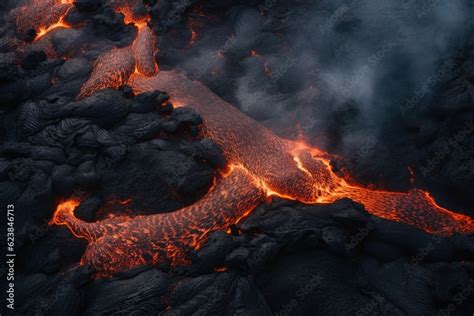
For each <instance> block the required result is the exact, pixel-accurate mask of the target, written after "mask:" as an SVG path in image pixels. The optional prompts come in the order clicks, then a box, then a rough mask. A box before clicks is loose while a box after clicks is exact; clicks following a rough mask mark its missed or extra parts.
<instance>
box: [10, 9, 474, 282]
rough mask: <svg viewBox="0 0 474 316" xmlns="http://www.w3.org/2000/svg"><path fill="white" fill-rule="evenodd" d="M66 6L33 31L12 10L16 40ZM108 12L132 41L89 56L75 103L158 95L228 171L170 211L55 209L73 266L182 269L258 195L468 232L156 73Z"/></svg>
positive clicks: (143, 29) (431, 205) (56, 22)
mask: <svg viewBox="0 0 474 316" xmlns="http://www.w3.org/2000/svg"><path fill="white" fill-rule="evenodd" d="M34 5H36V4H34ZM68 6H69V4H68V3H57V4H56V3H54V6H52V7H49V6H43V4H42V6H41V7H38V8H40V9H38V11H37V13H38V14H39V13H41V16H44V15H45V13H47V12H48V11H49V10H53V12H54V14H51V15H49V14H48V15H47V18H46V17H45V18H43V19H41V20H39V25H36V24H35V25H33V26H30V25H29V24H28V23H31V20H32V19H31V16H30V15H31V14H30V13H29V12H30V11H28V7H26V8H25V7H23V8H20V9H19V10H20V12H21V11H22V10H23V11H25V10H26V11H25V12H26V14H21V13H20V14H19V13H17V12H15V13H14V14H13V15H14V16H15V19H16V21H17V25H18V28H19V31H20V33H21V32H23V31H25V30H27V29H29V28H35V29H36V30H37V33H38V34H39V35H41V36H43V33H44V32H47V30H49V29H51V28H52V27H53V26H60V25H61V23H62V17H63V16H64V14H65V12H66V11H67V8H68ZM114 8H115V10H117V11H120V12H122V13H123V14H124V15H125V17H126V19H125V20H126V22H127V23H134V24H135V26H136V27H137V35H136V38H135V40H134V41H133V43H132V44H131V45H130V46H128V47H121V48H112V49H111V50H110V51H108V52H106V53H104V54H102V55H100V56H99V57H98V58H97V59H96V62H95V64H94V68H93V71H92V74H91V76H90V78H89V79H88V80H87V81H86V82H85V83H84V85H83V86H82V88H81V90H80V93H79V94H78V96H77V97H78V99H82V98H84V97H87V96H90V95H92V94H93V93H95V92H97V91H99V90H101V89H104V88H115V89H117V88H120V87H121V86H123V85H124V84H128V85H130V86H131V87H132V89H133V90H134V92H135V93H137V94H139V93H142V92H149V91H155V90H161V91H166V92H167V93H168V94H169V95H170V96H171V98H172V100H173V102H174V104H175V106H182V105H186V106H189V107H191V108H193V109H194V110H196V111H197V112H198V113H199V114H200V115H201V116H202V118H203V119H204V122H203V126H202V134H203V135H204V136H206V137H208V138H210V139H212V140H213V141H214V142H215V143H217V144H218V145H220V147H221V148H222V150H223V152H224V156H225V158H226V159H227V161H228V163H229V165H228V166H227V171H226V172H224V173H223V174H222V175H221V176H220V177H218V178H216V185H215V186H214V187H213V188H211V190H210V191H209V192H208V193H207V195H206V196H205V197H203V198H202V199H201V200H200V201H198V202H196V203H195V204H193V205H191V206H189V207H185V208H183V209H180V210H178V211H175V212H172V213H166V214H159V215H150V216H136V217H115V218H112V219H106V220H103V221H98V222H95V223H88V222H84V221H82V220H79V219H77V218H76V217H75V215H74V209H75V207H76V206H77V205H78V202H76V201H72V200H71V201H67V202H64V203H62V204H60V205H59V206H58V209H57V211H56V213H55V215H54V218H53V220H52V223H54V224H58V225H67V226H68V227H69V229H70V230H71V231H72V233H73V234H74V235H75V236H77V237H80V238H85V239H87V240H88V241H89V244H88V247H87V250H86V252H85V254H84V256H83V258H82V261H81V262H82V263H83V264H90V265H92V266H93V267H94V268H95V269H96V270H97V271H98V272H99V273H100V274H104V275H107V274H112V273H115V272H118V271H123V270H127V269H130V268H134V267H138V266H141V265H145V264H157V263H158V262H168V263H170V264H171V265H176V264H184V263H186V262H187V261H188V260H189V258H188V257H187V255H186V253H187V252H188V250H190V249H198V248H199V247H200V246H201V245H202V244H203V243H204V242H205V241H206V236H207V234H208V232H210V231H212V230H226V229H227V228H228V227H229V226H230V225H231V224H234V223H236V222H238V221H239V220H240V219H241V218H243V217H244V216H246V215H248V214H249V212H250V211H251V210H252V209H254V208H255V207H256V206H257V205H258V204H259V203H260V202H262V201H264V200H265V198H266V197H268V196H279V197H282V198H286V199H291V200H297V201H300V202H303V203H307V204H313V203H332V202H334V201H336V200H338V199H341V198H344V197H346V198H350V199H352V200H354V201H356V202H359V203H361V204H363V205H364V206H365V208H366V209H367V211H368V212H369V213H371V214H374V215H376V216H379V217H382V218H385V219H389V220H393V221H400V222H403V223H406V224H409V225H413V226H416V227H418V228H420V229H423V230H425V231H426V232H430V233H434V234H441V235H450V234H452V233H472V232H473V231H474V222H473V220H472V219H471V218H470V217H467V216H464V215H461V214H457V213H454V212H452V211H449V210H447V209H445V208H442V207H440V206H438V205H437V204H436V202H435V201H434V200H433V199H432V198H431V197H430V195H429V193H428V192H424V191H421V190H412V191H410V192H408V193H397V192H386V191H379V190H370V189H367V188H364V187H361V186H358V185H356V184H352V183H348V182H347V181H346V180H345V179H343V178H341V177H340V176H338V175H337V174H336V173H334V172H333V171H332V168H331V165H330V160H329V155H328V154H327V153H325V152H323V151H321V150H319V149H317V148H311V147H309V146H307V145H305V144H302V143H299V142H294V141H289V140H285V139H282V138H280V137H277V136H276V135H274V134H273V133H272V131H270V130H269V129H267V128H265V127H263V126H262V125H260V124H259V123H258V122H256V121H255V120H253V119H251V118H250V117H248V116H246V115H244V114H243V113H241V112H240V111H239V110H238V109H236V108H235V107H233V106H232V105H230V104H229V103H227V102H225V101H223V100H222V99H220V98H219V97H218V96H216V95H215V94H214V93H212V92H211V91H210V90H209V89H208V88H207V87H205V86H204V85H202V84H201V83H199V82H197V81H192V80H190V79H188V78H187V77H186V75H184V74H182V73H180V72H177V71H174V70H172V71H158V65H157V64H156V63H155V61H154V54H155V48H154V47H155V36H154V34H153V32H152V30H151V29H150V28H149V27H148V25H147V24H146V21H147V17H140V18H135V16H134V15H132V14H129V12H130V8H129V7H127V6H126V2H125V3H124V4H120V3H118V2H116V3H114ZM23 19H25V21H23ZM25 32H26V31H25ZM45 36H47V34H46V35H45Z"/></svg>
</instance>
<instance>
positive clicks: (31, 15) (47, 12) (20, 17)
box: [10, 0, 74, 40]
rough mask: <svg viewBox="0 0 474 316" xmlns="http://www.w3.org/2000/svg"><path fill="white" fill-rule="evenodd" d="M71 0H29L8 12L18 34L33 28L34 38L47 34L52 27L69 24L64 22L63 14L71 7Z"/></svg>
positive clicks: (67, 26) (64, 26)
mask: <svg viewBox="0 0 474 316" xmlns="http://www.w3.org/2000/svg"><path fill="white" fill-rule="evenodd" d="M73 3H74V1H72V0H30V1H29V2H28V4H25V5H23V6H20V7H18V8H16V9H14V10H12V11H11V12H10V16H11V17H12V18H13V20H14V22H15V25H16V30H17V33H18V34H21V35H25V34H26V33H27V32H28V31H29V30H35V32H36V36H35V40H39V39H40V38H41V37H43V36H45V35H46V34H48V32H50V31H52V30H53V29H56V28H59V27H63V28H69V27H70V26H69V25H68V24H67V23H66V22H64V18H65V16H66V15H67V14H68V12H69V10H70V9H71V8H72V7H73Z"/></svg>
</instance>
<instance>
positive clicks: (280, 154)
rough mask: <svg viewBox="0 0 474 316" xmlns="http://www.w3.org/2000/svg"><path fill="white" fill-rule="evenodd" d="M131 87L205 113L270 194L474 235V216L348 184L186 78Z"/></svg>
mask: <svg viewBox="0 0 474 316" xmlns="http://www.w3.org/2000/svg"><path fill="white" fill-rule="evenodd" d="M129 84H130V85H131V86H132V88H133V89H134V90H135V91H136V92H144V91H152V90H162V91H167V92H168V93H169V94H170V95H171V96H172V97H176V98H178V99H179V100H180V101H181V102H183V103H184V104H186V105H188V106H190V107H192V108H194V109H195V110H196V111H197V112H199V113H200V115H201V116H202V117H203V119H204V125H205V126H204V128H203V132H204V134H205V135H206V136H207V137H209V138H211V139H212V140H213V141H215V142H216V143H217V144H219V145H220V146H221V147H222V148H223V150H224V155H225V157H226V159H227V160H228V161H229V162H231V163H234V164H238V163H239V164H242V165H243V166H244V167H245V168H246V169H247V170H248V171H249V173H251V174H252V175H254V177H255V178H257V179H258V183H259V185H260V187H261V188H263V189H264V190H265V191H266V192H267V195H276V196H280V197H283V198H287V199H293V200H298V201H301V202H304V203H331V202H334V201H336V200H338V199H341V198H344V197H347V198H350V199H352V200H354V201H356V202H359V203H361V204H363V205H364V206H365V208H366V209H367V211H368V212H370V213H372V214H374V215H376V216H379V217H382V218H386V219H390V220H394V221H400V222H404V223H406V224H409V225H413V226H416V227H418V228H421V229H423V230H425V231H427V232H430V233H437V234H443V235H448V234H452V233H453V232H458V233H472V232H474V221H473V220H472V219H471V218H470V217H468V216H465V215H461V214H457V213H454V212H451V211H449V210H447V209H445V208H443V207H440V206H439V205H437V204H436V202H435V201H434V200H433V199H432V198H431V196H430V195H429V194H428V193H427V192H424V191H421V190H412V191H410V192H408V193H399V192H387V191H381V190H370V189H367V188H364V187H361V186H357V185H353V184H349V183H347V182H346V181H345V180H344V179H343V178H341V177H339V176H338V175H337V174H335V173H334V172H333V171H332V169H331V166H330V161H329V159H328V158H327V157H328V155H327V154H326V153H324V152H322V151H321V150H319V149H316V148H311V147H309V146H306V145H304V144H302V143H297V142H292V141H288V140H284V139H281V138H279V137H277V136H276V135H274V134H273V133H272V132H271V131H270V130H268V129H266V128H265V127H263V126H261V125H260V124H259V123H258V122H256V121H254V120H253V119H251V118H250V117H248V116H246V115H244V114H243V113H242V112H240V111H238V110H237V109H236V108H234V107H232V106H231V105H230V104H228V103H226V102H225V101H223V100H222V99H220V98H219V97H217V96H216V95H215V94H213V93H212V92H211V91H210V90H209V89H208V88H206V87H205V86H203V85H202V84H200V83H199V82H193V81H191V80H190V79H188V78H186V76H185V75H183V74H180V73H178V72H175V71H162V72H160V73H158V74H157V75H156V76H154V77H143V76H132V78H131V79H130V81H129Z"/></svg>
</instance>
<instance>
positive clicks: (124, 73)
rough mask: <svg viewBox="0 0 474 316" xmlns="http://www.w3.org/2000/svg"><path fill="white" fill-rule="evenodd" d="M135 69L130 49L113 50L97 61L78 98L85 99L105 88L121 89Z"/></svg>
mask: <svg viewBox="0 0 474 316" xmlns="http://www.w3.org/2000/svg"><path fill="white" fill-rule="evenodd" d="M134 68H135V59H134V58H133V54H132V50H131V48H130V47H125V48H113V49H112V50H110V51H108V52H106V53H104V54H103V55H101V56H99V57H98V58H97V60H96V61H95V64H94V68H93V70H92V74H91V76H90V78H89V79H88V80H87V81H86V82H85V83H84V85H83V86H82V87H81V91H80V92H79V95H78V98H84V97H87V96H89V95H91V94H93V93H94V92H95V91H98V90H101V89H105V88H119V87H120V86H122V85H124V84H125V83H127V80H128V78H129V77H130V75H131V74H132V72H133V69H134Z"/></svg>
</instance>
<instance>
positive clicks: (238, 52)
mask: <svg viewBox="0 0 474 316" xmlns="http://www.w3.org/2000/svg"><path fill="white" fill-rule="evenodd" d="M209 6H210V5H209ZM220 6H221V8H219V9H221V10H222V6H224V5H223V4H221V5H220ZM224 10H226V11H225V15H224V16H225V19H224V20H225V23H224V25H225V26H223V24H222V23H217V24H216V25H217V26H215V27H213V26H212V25H211V26H209V25H208V26H206V28H205V29H203V34H202V35H200V36H201V38H199V39H198V42H197V43H196V45H195V46H194V47H192V48H191V49H189V55H188V56H186V58H184V59H183V61H182V62H181V63H180V66H181V67H182V68H183V69H185V70H186V71H187V72H189V73H190V74H191V75H193V76H194V77H195V78H196V79H199V80H201V81H204V82H205V83H206V84H207V85H208V86H210V87H211V88H213V87H215V89H214V90H215V91H216V92H217V93H218V94H220V95H221V96H223V97H224V98H225V99H227V100H229V101H231V102H232V103H233V104H235V105H236V106H238V107H239V108H240V109H241V110H242V111H244V112H246V113H248V114H249V115H251V116H252V117H254V118H256V119H258V120H260V121H262V122H263V123H264V124H266V125H269V126H271V127H272V128H273V129H274V130H275V131H276V132H277V133H281V134H284V135H285V134H286V135H287V136H290V137H291V136H292V135H291V134H292V133H293V136H294V127H295V126H298V127H299V128H300V129H302V130H303V132H304V133H305V134H307V135H310V136H311V137H312V138H313V140H314V139H315V138H316V137H319V138H320V139H323V141H322V143H321V144H320V145H322V146H331V144H329V143H330V142H331V141H329V143H328V141H324V139H326V138H327V137H328V135H329V134H330V135H331V137H332V138H334V137H336V138H337V139H336V141H337V142H338V144H337V146H339V148H340V149H342V150H343V151H345V150H346V147H347V148H348V149H347V150H349V151H351V150H353V148H357V147H360V146H361V145H362V144H363V143H365V142H366V140H367V139H368V138H371V137H376V138H377V137H378V134H379V132H380V129H381V128H382V129H383V128H385V123H386V122H387V121H388V122H390V121H392V122H393V121H399V122H398V123H402V122H401V121H400V120H403V119H406V120H409V118H410V115H416V113H418V110H419V109H417V108H416V105H415V106H413V105H410V104H409V105H407V100H409V99H410V97H412V96H413V95H414V94H415V93H416V91H417V90H419V89H420V88H421V89H423V91H424V93H423V95H424V96H425V95H429V92H430V90H431V88H433V86H434V84H431V83H427V82H426V81H427V80H430V77H431V76H433V74H436V72H437V71H438V69H439V68H440V65H442V63H443V62H446V61H449V59H450V57H451V55H452V54H453V53H454V52H456V50H457V49H459V48H460V47H461V46H462V45H463V42H464V38H465V37H466V34H465V32H466V30H467V29H468V25H469V23H470V16H469V12H470V9H469V5H468V1H442V0H426V1H414V0H400V1H368V0H366V1H276V0H269V1H265V2H262V3H261V4H260V5H259V6H250V5H249V6H246V5H241V6H235V5H234V6H229V8H225V9H224ZM252 51H253V52H252ZM430 82H432V80H431V81H430ZM223 83H224V85H223ZM222 86H225V88H223V87H222ZM292 130H293V131H292ZM288 134H290V135H288ZM334 135H336V136H334Z"/></svg>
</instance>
